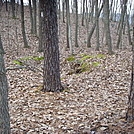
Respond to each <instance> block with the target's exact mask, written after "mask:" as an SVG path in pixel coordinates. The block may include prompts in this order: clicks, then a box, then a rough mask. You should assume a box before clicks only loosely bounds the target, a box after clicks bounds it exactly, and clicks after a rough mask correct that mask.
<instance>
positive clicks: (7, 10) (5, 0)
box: [5, 0, 8, 11]
mask: <svg viewBox="0 0 134 134" xmlns="http://www.w3.org/2000/svg"><path fill="white" fill-rule="evenodd" d="M5 2H6V11H8V6H7V0H5Z"/></svg>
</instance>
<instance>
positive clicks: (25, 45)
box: [21, 0, 29, 48]
mask: <svg viewBox="0 0 134 134" xmlns="http://www.w3.org/2000/svg"><path fill="white" fill-rule="evenodd" d="M21 29H22V36H23V41H24V48H28V47H29V46H28V42H27V38H26V33H25V22H24V5H23V0H21Z"/></svg>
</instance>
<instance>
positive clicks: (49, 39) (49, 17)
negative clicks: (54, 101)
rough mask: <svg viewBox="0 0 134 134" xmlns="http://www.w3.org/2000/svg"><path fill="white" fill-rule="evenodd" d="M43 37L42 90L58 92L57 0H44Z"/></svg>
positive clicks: (60, 89)
mask: <svg viewBox="0 0 134 134" xmlns="http://www.w3.org/2000/svg"><path fill="white" fill-rule="evenodd" d="M42 3H43V4H42V5H43V9H44V12H43V39H44V43H43V44H44V74H43V80H44V82H43V91H45V92H46V91H48V92H60V91H62V90H63V87H62V85H61V80H60V68H59V46H58V24H57V13H56V12H57V0H44V1H42Z"/></svg>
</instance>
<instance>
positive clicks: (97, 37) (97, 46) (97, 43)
mask: <svg viewBox="0 0 134 134" xmlns="http://www.w3.org/2000/svg"><path fill="white" fill-rule="evenodd" d="M95 21H96V50H97V51H99V48H100V41H99V18H98V0H96V4H95Z"/></svg>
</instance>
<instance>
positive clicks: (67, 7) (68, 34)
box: [66, 0, 73, 55]
mask: <svg viewBox="0 0 134 134" xmlns="http://www.w3.org/2000/svg"><path fill="white" fill-rule="evenodd" d="M66 14H67V21H66V25H67V47H68V48H69V49H70V54H71V55H73V47H72V38H71V24H70V8H69V0H66Z"/></svg>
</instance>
